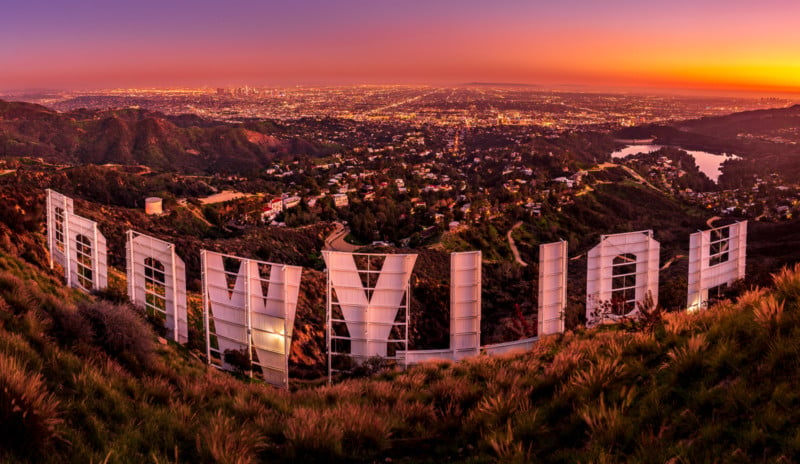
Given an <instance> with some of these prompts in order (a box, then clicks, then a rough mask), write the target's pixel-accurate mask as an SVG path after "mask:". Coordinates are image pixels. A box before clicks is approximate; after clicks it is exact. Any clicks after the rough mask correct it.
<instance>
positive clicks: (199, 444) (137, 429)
mask: <svg viewBox="0 0 800 464" xmlns="http://www.w3.org/2000/svg"><path fill="white" fill-rule="evenodd" d="M23 257H24V258H23ZM43 258H44V252H43V248H42V241H41V237H40V236H36V235H28V234H24V235H19V234H16V233H14V232H11V231H10V230H9V229H8V228H7V227H6V226H5V225H0V378H2V380H0V384H2V385H3V386H4V388H3V389H2V390H0V429H2V434H0V460H1V461H12V462H59V463H61V462H90V461H91V462H110V463H114V462H146V461H148V462H212V461H216V462H231V463H232V462H237V463H246V462H300V461H302V462H335V461H365V462H371V461H376V460H380V461H384V460H386V459H387V458H390V459H391V460H392V461H397V462H442V461H446V460H450V461H463V462H493V461H502V462H530V461H537V462H538V461H541V462H554V463H567V462H642V463H645V462H647V463H650V462H668V461H672V462H775V461H781V462H793V461H796V460H797V459H800V435H798V432H797V431H798V427H800V394H798V391H799V390H798V379H800V356H799V355H800V353H798V347H799V346H800V267H796V268H795V269H794V270H793V271H782V272H780V273H778V274H777V275H776V276H775V282H774V286H773V287H772V288H771V289H769V290H758V289H757V290H752V291H749V292H747V293H745V294H744V295H742V296H741V297H740V298H739V300H738V301H737V302H730V301H725V302H722V303H720V304H718V305H717V306H715V307H713V308H712V309H710V310H707V311H704V312H699V313H694V314H690V313H684V312H679V313H669V314H666V315H664V316H663V318H662V319H658V318H656V319H654V320H653V323H652V324H650V325H643V324H640V325H635V324H632V325H625V326H618V327H604V328H601V329H595V330H585V329H582V328H578V329H577V330H575V331H572V332H568V333H567V334H565V335H564V336H559V337H553V338H550V339H547V340H543V341H542V342H540V343H539V344H538V345H537V346H536V347H535V349H534V350H533V351H532V352H530V353H527V354H521V355H516V356H508V357H498V358H488V357H479V358H475V359H471V360H467V361H464V362H461V363H456V364H451V363H445V362H442V363H433V364H427V365H423V366H419V367H416V368H412V369H409V370H408V371H407V372H404V373H400V372H382V373H379V374H378V375H377V376H376V377H373V378H365V379H356V380H349V381H345V382H342V383H339V384H336V385H333V386H330V387H328V386H314V385H303V384H295V385H294V387H293V391H292V392H291V393H287V392H281V391H276V390H274V389H272V388H269V387H266V386H264V385H260V384H256V383H248V382H244V381H241V380H237V379H235V378H234V377H232V376H230V375H228V374H224V373H220V372H216V371H214V370H213V369H208V368H207V367H206V366H205V365H204V364H203V363H202V362H201V360H199V359H197V358H196V357H195V356H194V355H193V354H192V353H190V352H187V351H186V350H185V349H183V348H180V347H178V346H174V345H172V344H161V343H158V342H157V341H156V336H155V334H154V333H153V330H152V328H151V327H150V326H149V325H147V324H146V323H144V322H143V321H142V320H141V319H140V316H138V315H137V314H136V313H134V312H133V311H132V310H131V309H130V308H128V307H126V306H115V305H113V304H111V303H109V302H107V301H103V300H96V299H94V298H88V297H86V296H84V295H82V294H80V293H78V292H76V291H72V290H68V289H65V288H64V287H63V286H62V285H60V284H59V282H58V278H57V277H56V276H54V275H53V274H52V273H50V272H49V271H48V270H45V269H44V268H43V265H44V264H43V263H44V262H45V261H44V259H43Z"/></svg>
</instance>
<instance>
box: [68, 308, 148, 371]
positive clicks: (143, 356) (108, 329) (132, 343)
mask: <svg viewBox="0 0 800 464" xmlns="http://www.w3.org/2000/svg"><path fill="white" fill-rule="evenodd" d="M78 311H79V313H80V315H81V316H83V317H84V318H85V319H86V320H87V321H89V323H90V325H91V328H92V332H93V333H94V342H95V343H96V344H97V345H99V346H100V347H101V348H103V349H104V350H105V351H106V352H107V353H108V354H110V355H112V356H114V357H116V358H117V359H119V360H120V361H122V362H123V363H124V364H125V365H127V366H128V367H129V368H131V369H134V370H140V369H143V368H145V367H147V366H148V365H149V364H150V363H151V360H152V358H153V333H152V332H151V331H150V328H149V327H148V326H147V324H146V323H145V322H144V320H143V319H142V317H141V316H140V315H139V314H137V313H136V312H135V311H134V310H133V309H132V308H131V307H130V305H115V304H112V303H109V302H107V301H97V302H92V303H87V304H83V305H82V306H80V307H79V308H78Z"/></svg>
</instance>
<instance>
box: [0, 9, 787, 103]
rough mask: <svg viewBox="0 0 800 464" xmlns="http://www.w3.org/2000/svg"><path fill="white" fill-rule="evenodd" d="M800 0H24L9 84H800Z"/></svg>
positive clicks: (7, 36)
mask: <svg viewBox="0 0 800 464" xmlns="http://www.w3.org/2000/svg"><path fill="white" fill-rule="evenodd" d="M798 15H800V4H797V3H796V2H791V1H786V0H770V1H767V2H761V3H760V4H759V5H758V6H754V5H752V4H751V3H749V2H745V1H730V2H722V1H718V0H708V1H695V2H689V1H686V0H679V1H676V2H672V3H671V4H670V5H669V6H664V5H657V4H641V3H639V2H633V1H628V0H617V1H613V2H605V3H604V4H602V5H598V4H595V3H592V2H589V1H586V0H567V1H562V2H558V3H557V4H556V3H553V2H550V3H547V4H533V3H530V2H520V1H515V0H506V1H503V2H500V3H495V4H493V5H492V6H491V7H490V6H488V5H486V4H484V3H482V2H476V1H463V2H453V1H449V0H446V1H439V2H430V3H425V2H416V1H411V2H394V1H392V2H364V1H361V0H347V1H340V2H336V3H335V4H332V3H325V2H318V1H299V2H292V4H279V5H275V4H261V3H258V2H253V1H249V0H238V1H235V2H228V3H226V4H225V5H222V4H219V3H217V2H210V1H199V2H191V3H190V2H184V1H172V2H167V3H163V2H162V3H156V2H154V1H152V0H147V1H144V2H138V3H137V4H136V5H133V4H126V5H113V4H100V3H97V2H94V1H91V0H81V1H73V2H69V4H60V3H59V4H55V3H53V4H51V3H50V2H29V3H25V4H22V3H15V4H12V5H9V6H7V8H6V12H5V14H4V15H3V18H0V42H1V43H4V44H5V46H3V47H0V89H3V90H12V89H25V88H60V89H93V88H112V87H181V86H210V87H214V86H229V85H239V84H249V85H263V86H281V85H295V84H300V85H309V84H322V85H330V84H332V85H340V84H345V85H346V84H430V85H456V84H462V83H467V82H514V83H523V84H531V85H541V86H547V87H557V86H580V87H587V88H593V89H600V88H602V89H606V88H608V89H611V88H613V89H653V90H656V89H661V90H663V89H674V90H690V91H700V92H715V93H720V92H722V93H734V92H742V91H752V92H756V93H761V94H773V93H781V92H791V93H795V92H800V64H798V63H800V59H798V58H800V46H798V44H800V31H798V29H797V28H796V27H795V24H794V23H793V18H797V17H798Z"/></svg>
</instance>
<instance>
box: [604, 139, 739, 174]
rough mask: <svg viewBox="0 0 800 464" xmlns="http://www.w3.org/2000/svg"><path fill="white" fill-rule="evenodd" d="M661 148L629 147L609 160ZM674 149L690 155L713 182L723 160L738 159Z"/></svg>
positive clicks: (648, 146)
mask: <svg viewBox="0 0 800 464" xmlns="http://www.w3.org/2000/svg"><path fill="white" fill-rule="evenodd" d="M662 147H663V145H629V146H627V147H625V148H622V149H620V150H617V151H615V152H613V153H611V159H618V158H625V157H626V156H628V155H635V154H637V153H652V152H654V151H658V150H660V149H661V148H662ZM675 148H678V149H679V150H683V151H685V152H686V153H688V154H690V155H692V156H693V157H694V162H695V163H697V167H699V168H700V170H701V171H702V172H703V173H704V174H705V175H707V176H708V178H709V179H711V180H713V181H714V182H716V181H717V180H718V179H719V176H720V174H722V171H721V170H720V168H721V167H722V163H723V162H725V160H729V159H739V157H738V156H736V155H728V154H724V155H715V154H714V153H708V152H706V151H698V150H684V149H683V148H681V147H675Z"/></svg>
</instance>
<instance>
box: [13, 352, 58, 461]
mask: <svg viewBox="0 0 800 464" xmlns="http://www.w3.org/2000/svg"><path fill="white" fill-rule="evenodd" d="M62 423H63V419H62V418H61V414H60V411H59V401H58V400H57V399H56V397H55V396H54V395H53V394H52V393H51V392H50V391H49V390H48V389H47V387H46V386H45V384H44V380H43V378H42V374H40V373H34V372H31V371H29V370H27V369H26V368H25V366H24V365H23V364H22V363H21V362H19V360H18V359H17V358H16V357H14V356H7V355H5V354H3V353H0V442H5V444H6V446H9V447H12V448H17V447H20V446H21V447H23V448H25V447H28V446H31V445H39V444H45V443H47V442H49V441H51V440H53V439H56V438H59V437H60V433H59V426H60V425H61V424H62Z"/></svg>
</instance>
